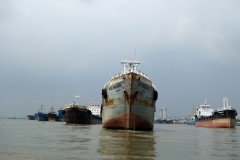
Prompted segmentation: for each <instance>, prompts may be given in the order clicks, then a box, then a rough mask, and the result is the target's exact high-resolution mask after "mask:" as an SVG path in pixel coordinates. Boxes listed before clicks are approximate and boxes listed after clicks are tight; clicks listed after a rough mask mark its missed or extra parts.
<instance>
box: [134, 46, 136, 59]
mask: <svg viewBox="0 0 240 160" xmlns="http://www.w3.org/2000/svg"><path fill="white" fill-rule="evenodd" d="M135 59H136V47H135V55H134V60H135Z"/></svg>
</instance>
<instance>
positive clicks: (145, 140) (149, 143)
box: [98, 129, 156, 159]
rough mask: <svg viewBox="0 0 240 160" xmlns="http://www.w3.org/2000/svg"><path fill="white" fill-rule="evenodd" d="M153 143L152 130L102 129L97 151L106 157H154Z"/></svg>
mask: <svg viewBox="0 0 240 160" xmlns="http://www.w3.org/2000/svg"><path fill="white" fill-rule="evenodd" d="M154 143H155V142H154V137H153V132H140V131H135V132H134V131H127V130H106V129H102V131H101V132H100V142H99V145H100V149H99V150H98V152H99V153H100V154H102V155H106V156H107V157H108V158H120V159H121V158H122V159H132V158H139V159H154V157H155V156H156V155H155V149H154Z"/></svg>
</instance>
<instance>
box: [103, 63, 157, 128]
mask: <svg viewBox="0 0 240 160" xmlns="http://www.w3.org/2000/svg"><path fill="white" fill-rule="evenodd" d="M121 64H123V65H124V70H123V71H122V72H120V73H118V74H115V75H113V76H112V77H111V79H110V80H109V81H108V82H107V83H106V84H105V85H104V88H103V89H102V106H101V107H102V109H101V112H102V127H103V128H109V129H126V130H152V129H153V126H154V112H155V110H156V108H155V105H156V100H157V98H158V92H157V91H156V88H155V86H154V84H153V83H152V81H151V80H150V78H149V77H148V76H147V75H146V74H144V73H143V72H141V71H139V70H137V65H139V64H140V61H138V60H125V61H121Z"/></svg>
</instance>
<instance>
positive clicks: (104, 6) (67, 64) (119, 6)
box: [0, 0, 240, 119]
mask: <svg viewBox="0 0 240 160" xmlns="http://www.w3.org/2000/svg"><path fill="white" fill-rule="evenodd" d="M239 6H240V1H237V0H232V1H227V0H212V1H209V0H195V1H189V0H181V1H180V0H171V1H169V0H131V1H129V0H113V1H108V0H101V1H99V0H41V1H40V0H37V1H32V0H21V1H19V0H0V115H1V116H17V117H24V116H26V115H27V114H34V113H35V112H37V111H38V110H39V109H40V106H41V105H44V107H43V110H44V111H46V112H47V111H49V110H50V108H51V107H52V106H53V107H54V108H55V110H58V109H59V108H61V107H64V106H65V104H68V103H72V102H73V101H76V98H75V95H80V98H79V99H78V102H79V103H81V104H86V105H89V104H90V103H92V101H93V99H95V100H96V102H97V103H99V104H101V90H102V88H103V86H104V84H105V83H106V82H107V81H108V80H109V79H110V78H111V76H112V75H114V74H116V73H118V72H120V71H122V70H123V66H122V64H120V61H122V60H129V59H137V60H140V62H141V64H140V65H139V66H138V70H140V71H142V72H144V73H145V74H147V75H148V77H149V78H150V79H151V80H152V82H153V84H154V85H155V86H156V89H157V91H158V100H157V102H156V112H155V119H156V118H158V117H159V109H160V108H163V107H166V108H167V114H168V116H169V115H171V116H172V117H174V116H185V115H189V114H191V113H192V108H193V107H197V106H199V105H200V104H203V103H204V101H205V99H206V100H207V103H208V104H210V105H212V108H215V109H216V108H220V107H222V106H223V98H224V97H227V98H228V100H229V105H230V106H233V107H235V108H236V109H237V111H240V97H239V96H240V74H239V69H240V53H239V51H240V45H239V44H240V29H239V28H240V18H239V17H240V10H239Z"/></svg>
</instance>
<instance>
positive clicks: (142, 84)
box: [138, 82, 150, 90]
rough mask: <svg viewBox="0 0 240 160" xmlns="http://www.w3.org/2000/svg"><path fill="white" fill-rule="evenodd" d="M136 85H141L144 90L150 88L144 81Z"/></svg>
mask: <svg viewBox="0 0 240 160" xmlns="http://www.w3.org/2000/svg"><path fill="white" fill-rule="evenodd" d="M138 85H139V86H141V87H143V88H144V89H146V90H149V89H150V87H149V86H148V85H147V84H145V83H142V82H139V83H138Z"/></svg>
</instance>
